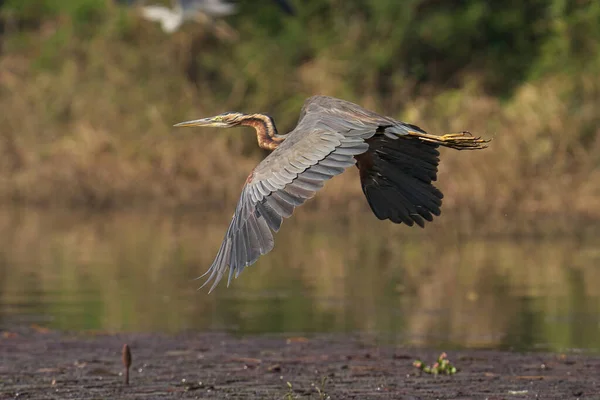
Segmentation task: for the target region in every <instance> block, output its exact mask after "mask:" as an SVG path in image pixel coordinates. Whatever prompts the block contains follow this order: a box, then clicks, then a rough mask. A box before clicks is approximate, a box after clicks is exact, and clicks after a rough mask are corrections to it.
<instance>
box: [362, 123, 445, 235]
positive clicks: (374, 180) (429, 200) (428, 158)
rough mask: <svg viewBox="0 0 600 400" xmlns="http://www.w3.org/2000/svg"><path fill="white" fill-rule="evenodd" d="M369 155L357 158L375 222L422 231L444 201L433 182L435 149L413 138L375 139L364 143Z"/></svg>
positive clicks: (435, 146)
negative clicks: (398, 224)
mask: <svg viewBox="0 0 600 400" xmlns="http://www.w3.org/2000/svg"><path fill="white" fill-rule="evenodd" d="M367 142H368V143H369V151H367V152H366V153H364V154H361V155H359V156H358V157H357V158H358V168H359V170H360V178H361V179H360V180H361V185H362V189H363V192H364V194H365V196H366V197H367V201H368V202H369V205H370V206H371V209H372V210H373V213H374V214H375V215H376V216H377V218H379V219H389V220H391V221H392V222H395V223H402V222H403V223H405V224H407V225H409V226H413V224H414V223H416V224H417V225H419V226H421V227H423V226H424V224H425V221H432V220H433V216H434V215H435V216H437V215H440V207H441V205H442V198H443V197H444V196H443V194H442V192H440V191H439V190H438V189H437V188H436V187H435V186H433V184H432V181H435V180H436V179H437V166H438V163H439V152H438V150H437V147H438V146H437V145H435V144H432V143H428V142H421V141H420V140H418V139H416V138H396V139H391V138H390V137H388V136H385V135H377V136H374V137H372V138H371V139H369V140H367Z"/></svg>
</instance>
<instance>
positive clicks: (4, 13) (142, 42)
mask: <svg viewBox="0 0 600 400" xmlns="http://www.w3.org/2000/svg"><path fill="white" fill-rule="evenodd" d="M167 3H168V2H167ZM294 5H295V8H296V15H292V16H290V15H286V14H284V13H282V12H281V10H279V9H278V8H277V7H276V6H275V5H274V2H271V1H267V0H262V1H260V2H249V1H248V2H244V1H241V2H240V3H239V6H240V8H239V11H240V12H239V13H237V14H236V15H233V16H231V17H228V18H227V19H226V22H224V23H225V24H227V27H228V30H226V31H225V32H227V34H222V32H221V31H219V29H217V28H218V26H217V24H216V23H214V24H208V25H199V24H193V23H192V24H186V25H184V27H183V29H181V30H180V31H178V32H176V33H175V34H173V35H168V34H165V33H164V32H163V31H162V30H161V29H160V26H159V25H158V24H155V23H152V22H148V21H145V20H143V19H141V18H140V15H139V12H138V9H137V8H136V7H128V6H125V5H123V4H117V3H115V2H113V0H60V1H58V0H5V1H4V2H3V3H2V5H1V8H0V15H1V21H2V23H1V32H2V34H1V36H0V37H1V43H2V48H1V49H2V51H1V54H0V106H1V107H2V109H3V111H4V112H3V113H2V115H1V116H0V124H1V125H2V127H3V129H2V141H0V146H1V147H0V154H2V161H1V162H0V199H2V200H4V201H9V202H18V203H23V202H24V203H30V204H43V205H50V204H53V205H56V204H59V205H68V206H73V205H79V206H83V207H92V208H97V209H106V208H119V207H128V206H140V205H144V206H145V205H149V204H151V205H159V206H168V207H181V206H189V207H196V206H200V207H205V206H207V205H210V204H213V203H214V204H219V203H221V202H223V201H226V202H228V204H233V203H234V202H235V201H236V199H237V195H238V190H239V185H238V184H235V182H243V179H244V177H245V175H246V174H247V173H248V171H249V170H250V169H251V168H252V166H253V165H254V164H255V163H256V162H258V161H259V160H260V158H261V157H262V156H264V153H262V152H261V150H260V149H258V148H256V145H255V139H254V138H253V136H252V135H251V134H249V133H248V132H240V131H237V132H235V133H229V132H227V133H225V132H218V131H206V132H202V133H197V134H193V133H190V132H181V131H179V132H177V134H175V133H174V131H173V130H172V129H171V128H170V127H171V125H172V124H173V123H174V122H177V121H180V120H183V119H186V118H195V117H200V116H205V115H211V114H215V113H219V112H222V111H225V110H240V111H246V112H252V111H255V112H256V111H258V112H268V113H270V114H271V115H273V116H274V117H275V118H276V120H277V121H278V123H279V128H280V131H287V130H289V129H291V128H292V127H293V126H294V124H295V122H296V119H297V115H298V111H299V108H300V107H301V105H302V102H303V101H304V99H305V98H306V97H308V96H310V95H313V94H317V93H319V94H328V95H333V96H338V97H342V98H345V99H348V100H351V101H355V102H357V103H359V104H361V105H364V106H365V107H368V108H372V109H375V110H378V111H380V112H381V113H386V114H389V115H392V116H394V117H397V118H399V119H404V120H407V121H410V122H413V123H416V124H418V125H420V126H422V127H423V128H425V129H427V130H429V131H432V132H434V133H444V132H447V131H457V130H465V129H466V130H470V131H472V132H475V133H477V134H480V135H483V136H486V137H489V138H494V139H495V140H494V142H493V143H492V147H491V148H490V149H489V150H487V151H486V152H479V153H480V154H473V153H470V154H464V153H460V154H455V152H451V151H447V152H444V154H443V161H442V166H441V171H440V186H441V188H442V189H443V190H444V191H445V192H446V193H447V194H448V196H447V200H446V206H445V208H446V209H447V210H448V211H450V210H453V209H459V208H460V206H462V207H463V208H464V207H466V206H467V205H468V206H469V215H471V217H470V218H471V219H474V220H477V219H481V218H480V217H481V216H483V215H486V216H493V215H499V216H504V215H506V214H507V213H508V212H510V213H512V214H513V215H514V216H515V217H517V216H519V214H523V215H535V216H536V218H538V217H540V215H542V216H544V215H546V216H547V215H552V214H557V213H560V214H563V215H564V214H565V207H567V208H568V211H567V214H568V215H569V217H577V216H583V217H584V218H589V217H590V216H593V217H597V216H598V207H595V206H594V205H595V204H598V199H599V198H600V176H599V174H598V168H597V167H598V164H599V163H600V156H599V154H600V142H599V141H598V136H599V135H598V133H599V129H600V128H599V126H600V125H599V122H600V117H599V115H600V114H599V113H598V112H597V110H598V109H600V95H599V87H600V77H599V75H598V74H597V71H598V67H599V66H600V63H599V61H600V51H599V50H600V24H599V22H600V4H599V3H598V2H596V1H591V0H590V1H586V0H572V1H567V0H532V1H528V2H521V1H506V2H497V1H491V0H489V1H476V0H472V1H468V0H464V1H457V2H442V1H436V0H408V1H403V2H398V1H396V0H378V1H367V0H311V1H303V2H299V1H298V2H296V3H295V4H294ZM219 22H223V21H219ZM233 160H235V161H233ZM348 175H352V174H348ZM355 178H356V177H355V175H352V176H350V177H346V178H340V180H341V183H340V184H333V183H331V184H330V185H329V186H333V188H328V189H327V190H326V194H324V195H323V196H325V197H329V200H327V201H325V200H324V202H325V204H327V205H332V204H335V200H336V199H346V200H347V199H353V198H355V197H356V198H360V196H361V193H360V189H359V188H358V184H356V182H354V183H350V180H351V179H355ZM322 205H323V202H319V201H318V200H317V201H315V202H314V203H313V205H312V206H310V207H317V208H319V207H320V206H322Z"/></svg>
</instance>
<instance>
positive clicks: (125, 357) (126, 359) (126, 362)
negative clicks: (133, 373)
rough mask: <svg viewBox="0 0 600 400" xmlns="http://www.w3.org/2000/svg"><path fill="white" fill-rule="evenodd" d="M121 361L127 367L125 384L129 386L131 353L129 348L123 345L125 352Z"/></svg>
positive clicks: (122, 353)
mask: <svg viewBox="0 0 600 400" xmlns="http://www.w3.org/2000/svg"><path fill="white" fill-rule="evenodd" d="M121 359H122V360H123V366H124V367H125V384H126V385H129V368H130V367H131V351H130V350H129V346H127V345H126V344H124V345H123V351H122V352H121Z"/></svg>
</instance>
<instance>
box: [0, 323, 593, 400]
mask: <svg viewBox="0 0 600 400" xmlns="http://www.w3.org/2000/svg"><path fill="white" fill-rule="evenodd" d="M125 343H126V344H128V345H129V347H130V348H131V353H132V355H133V364H132V368H131V383H130V384H129V385H125V384H124V383H123V376H122V373H123V365H122V361H121V349H122V346H123V344H125ZM0 354H1V355H2V357H1V359H2V362H1V364H0V365H1V366H0V376H1V379H0V399H14V398H18V399H65V398H77V399H108V398H120V399H154V398H167V397H168V398H194V399H223V398H231V399H293V398H298V399H326V398H331V399H429V398H437V399H469V398H480V399H485V398H487V399H512V398H519V399H534V398H543V399H570V398H573V399H576V398H582V399H598V398H600V394H599V393H600V383H599V374H598V373H599V372H600V356H598V355H597V354H580V353H573V352H570V353H561V354H559V353H538V352H535V353H517V352H506V351H495V350H458V351H449V352H448V357H449V359H450V360H451V362H452V363H453V364H454V365H455V366H456V367H457V368H458V369H459V371H458V372H457V373H456V374H455V375H451V376H440V375H438V376H434V375H429V374H424V373H422V372H420V371H419V370H418V369H416V368H415V367H414V366H413V365H412V363H413V361H414V360H415V359H422V360H423V361H425V362H428V363H432V362H434V361H435V359H436V358H437V356H438V355H439V354H440V349H420V348H403V347H396V346H391V345H382V344H378V343H377V342H375V341H374V340H372V339H369V338H365V337H359V336H356V335H316V336H308V337H303V336H290V335H285V336H284V335H261V336H244V337H236V336H232V335H228V334H217V333H194V334H180V335H172V336H169V335H162V334H117V335H113V334H104V333H85V334H81V333H78V334H70V333H60V332H55V331H47V330H45V329H43V328H37V329H27V330H21V331H11V330H5V331H2V332H1V334H0ZM288 382H289V384H288Z"/></svg>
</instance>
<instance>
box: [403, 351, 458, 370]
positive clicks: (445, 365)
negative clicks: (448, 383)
mask: <svg viewBox="0 0 600 400" xmlns="http://www.w3.org/2000/svg"><path fill="white" fill-rule="evenodd" d="M413 366H415V367H416V368H418V369H420V370H421V371H423V372H425V373H426V374H432V375H454V374H456V372H457V371H458V370H457V369H456V367H455V366H454V365H452V363H451V362H450V360H448V355H447V354H446V353H442V354H440V356H439V357H438V359H437V361H436V362H435V363H434V364H433V365H425V363H424V362H423V361H421V360H415V361H414V362H413Z"/></svg>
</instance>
